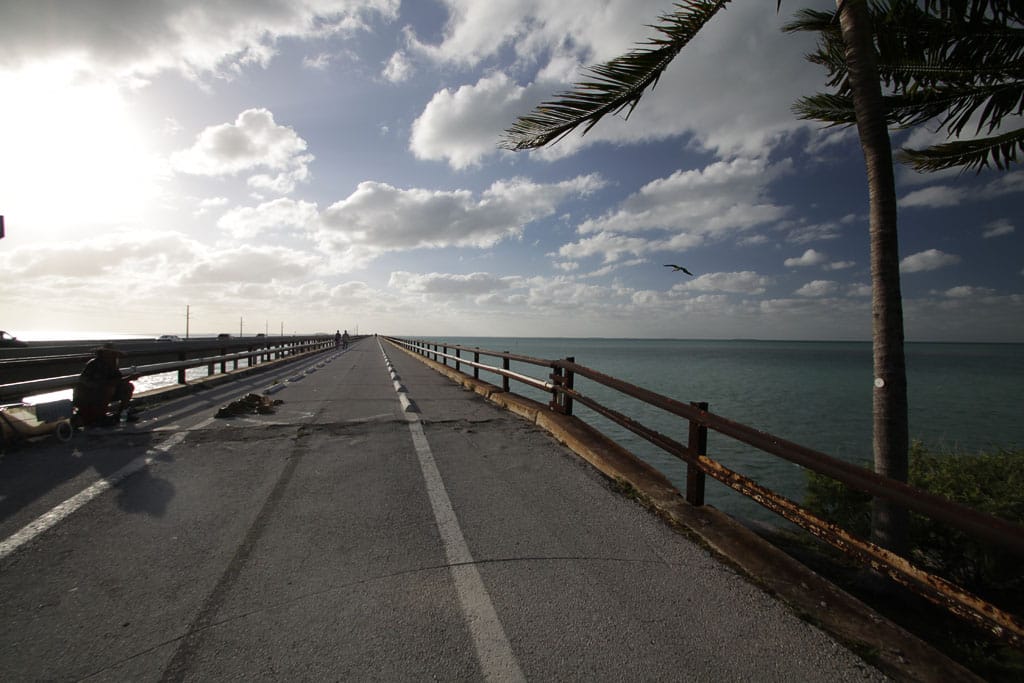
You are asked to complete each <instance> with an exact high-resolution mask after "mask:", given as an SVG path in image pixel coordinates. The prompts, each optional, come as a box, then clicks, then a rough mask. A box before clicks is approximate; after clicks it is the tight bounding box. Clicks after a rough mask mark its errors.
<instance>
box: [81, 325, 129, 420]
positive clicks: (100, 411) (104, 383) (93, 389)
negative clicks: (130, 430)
mask: <svg viewBox="0 0 1024 683" xmlns="http://www.w3.org/2000/svg"><path fill="white" fill-rule="evenodd" d="M94 352H95V354H96V356H95V357H94V358H93V359H92V360H90V361H89V362H88V363H86V364H85V369H84V370H82V374H81V375H79V377H78V384H76V385H75V389H74V393H73V398H72V402H73V403H74V406H75V408H76V409H77V410H78V422H79V424H81V425H82V426H89V425H93V424H96V423H97V422H100V421H103V420H109V421H111V422H115V421H117V420H118V419H120V416H121V413H122V412H127V414H126V417H127V419H128V420H131V421H132V422H134V421H135V420H136V419H137V418H136V417H135V415H134V413H133V412H132V411H130V410H129V408H128V404H129V403H130V402H131V400H132V393H134V391H135V385H133V384H132V383H131V381H130V380H133V379H138V375H132V376H130V377H126V376H124V375H123V374H121V369H120V368H119V367H118V363H119V360H120V358H121V356H123V355H125V354H124V353H123V352H121V351H118V350H117V349H115V348H114V347H113V345H111V344H104V345H103V346H101V347H99V348H97V349H94ZM114 401H116V402H117V407H116V410H114V412H113V413H111V414H108V413H109V411H110V410H111V403H113V402H114Z"/></svg>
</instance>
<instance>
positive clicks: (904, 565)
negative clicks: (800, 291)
mask: <svg viewBox="0 0 1024 683" xmlns="http://www.w3.org/2000/svg"><path fill="white" fill-rule="evenodd" d="M385 338H386V339H388V340H389V341H391V342H392V343H394V344H396V345H397V346H399V347H401V348H405V349H407V350H408V351H410V352H412V353H414V354H417V355H420V356H423V357H425V358H428V359H430V360H433V361H435V362H437V363H440V364H442V365H449V364H451V365H453V366H454V369H455V370H456V371H458V372H464V371H463V370H462V366H464V365H465V366H467V367H470V368H472V376H473V377H474V378H475V379H479V378H480V372H481V371H485V372H490V373H493V374H496V375H498V376H500V377H501V383H502V384H501V386H502V389H503V390H504V391H510V382H511V381H516V382H520V383H522V384H524V385H527V386H529V387H532V388H534V389H539V390H541V391H544V392H546V393H548V394H549V395H550V399H549V401H548V408H549V409H550V410H552V411H556V412H559V413H561V414H563V415H567V416H571V415H572V414H573V404H574V402H577V403H580V404H582V405H584V406H586V407H587V408H589V409H590V410H592V411H594V412H595V413H597V414H598V415H601V416H603V417H604V418H606V419H608V420H611V421H612V422H614V423H615V424H618V425H620V426H622V427H624V428H625V429H627V430H629V431H630V432H632V433H634V434H636V435H637V436H639V437H640V438H642V439H644V440H645V441H648V442H649V443H651V444H653V445H655V446H657V447H658V448H660V449H661V450H663V451H665V452H666V453H669V454H671V455H674V456H675V457H677V458H679V459H680V460H682V461H683V462H685V463H686V491H685V494H684V495H685V498H686V500H687V502H689V503H690V504H692V505H704V489H705V482H706V478H707V477H711V478H712V479H715V480H716V481H719V482H721V483H723V484H725V485H726V486H728V487H729V488H731V489H733V490H735V491H737V492H739V493H741V494H743V495H744V496H747V497H749V498H751V499H753V500H754V501H756V502H757V503H759V504H761V505H762V506H764V507H765V508H767V509H768V510H770V511H772V512H774V513H775V514H778V515H780V516H782V517H783V518H785V519H787V520H789V521H790V522H793V523H794V524H797V525H798V526H800V527H802V528H803V529H805V530H807V531H808V532H810V533H811V534H813V535H814V536H816V537H817V538H820V539H822V540H823V541H825V542H827V543H829V544H830V545H832V546H833V547H835V548H837V549H839V550H841V551H842V552H844V553H845V554H847V555H848V556H850V557H851V558H853V559H855V560H857V561H858V562H860V563H861V564H863V565H865V566H867V567H870V568H871V569H873V570H875V571H878V572H881V573H884V574H886V575H888V576H889V577H890V578H892V579H893V580H894V581H896V582H898V583H900V584H901V585H903V586H906V587H907V588H909V589H910V590H912V591H914V592H915V593H917V594H919V595H921V596H923V597H925V598H926V599H928V600H930V601H931V602H933V603H936V604H938V605H941V606H943V607H945V608H946V609H948V610H949V611H950V612H952V613H954V614H956V615H958V616H959V617H961V618H963V619H965V620H967V621H969V622H972V623H974V624H975V625H976V626H979V627H981V628H983V629H985V630H987V631H989V632H990V633H992V634H993V635H995V636H996V637H998V638H1000V639H1002V640H1003V641H1005V642H1008V643H1010V644H1011V645H1014V646H1015V647H1018V648H1019V647H1024V625H1022V623H1021V621H1020V619H1019V618H1018V617H1017V616H1015V615H1013V614H1011V613H1009V612H1006V611H1004V610H1001V609H999V608H998V607H996V606H995V605H992V604H990V603H988V602H986V601H984V600H982V599H981V598H979V597H977V596H975V595H972V594H970V593H969V592H967V591H966V590H964V589H963V588H961V587H960V586H957V585H956V584H953V583H951V582H950V581H947V580H946V579H943V578H942V577H939V576H936V575H934V574H931V573H929V572H927V571H925V570H924V569H921V568H920V567H917V566H915V565H914V564H912V563H911V562H910V561H908V560H907V559H906V558H904V557H901V556H899V555H897V554H896V553H893V552H891V551H889V550H887V549H885V548H882V547H881V546H878V545H876V544H874V543H871V542H870V541H867V540H864V539H862V538H859V537H857V536H855V535H854V534H852V533H851V532H849V531H847V530H846V529H844V528H842V527H840V526H837V525H835V524H832V523H830V522H828V521H826V520H823V519H821V518H820V517H817V516H816V515H814V514H813V513H811V512H810V511H809V510H807V509H805V508H803V507H801V506H800V505H799V504H797V503H795V502H794V501H792V500H789V499H788V498H786V497H785V496H782V495H780V494H778V493H776V492H775V491H772V490H770V489H768V488H766V487H764V486H761V485H759V484H758V483H757V482H755V481H754V480H752V479H750V478H748V477H746V476H744V475H742V474H740V473H738V472H735V471H733V470H731V469H729V468H727V467H725V466H724V465H722V464H721V463H719V462H717V461H715V460H713V459H712V458H710V457H708V454H707V435H708V430H712V431H714V432H717V433H719V434H722V435H723V436H726V437H729V438H731V439H735V440H737V441H740V442H742V443H744V444H747V445H749V446H753V447H754V448H756V449H758V450H760V451H762V452H764V453H768V454H770V455H773V456H775V457H777V458H781V459H783V460H786V461H788V462H791V463H794V464H797V465H800V466H801V467H804V468H806V469H809V470H811V471H813V472H817V473H819V474H822V475H825V476H827V477H830V478H832V479H834V480H836V481H839V482H842V483H843V484H845V485H846V486H848V487H850V488H852V489H856V490H859V491H863V492H865V493H868V494H870V495H872V496H875V497H878V498H884V499H886V500H890V501H893V502H895V503H897V504H898V505H900V506H902V507H904V508H906V509H908V510H912V511H914V512H917V513H919V514H921V515H924V516H927V517H930V518H931V519H934V520H937V521H940V522H943V523H945V524H948V525H950V526H952V527H955V528H958V529H961V530H963V531H965V532H967V533H969V534H971V535H973V536H975V537H977V538H981V539H984V540H985V541H987V542H989V543H990V544H992V545H993V546H994V547H997V548H1001V549H1004V550H1006V551H1009V552H1011V553H1013V554H1015V555H1016V556H1018V557H1021V558H1024V528H1022V527H1020V526H1017V525H1015V524H1012V523H1010V522H1008V521H1006V520H1004V519H1000V518H998V517H993V516H991V515H987V514H984V513H981V512H978V511H976V510H973V509H971V508H968V507H966V506H964V505H960V504H958V503H954V502H952V501H950V500H948V499H946V498H943V497H941V496H937V495H935V494H932V493H929V492H927V491H923V490H921V489H916V488H914V487H912V486H908V485H907V484H904V483H901V482H898V481H894V480H892V479H888V478H886V477H883V476H881V475H878V474H876V473H875V472H872V471H871V470H868V469H865V468H863V467H858V466H857V465H853V464H850V463H848V462H845V461H842V460H839V459H837V458H834V457H832V456H829V455H826V454H825V453H821V452H819V451H815V450H812V449H810V448H806V447H804V446H801V445H799V444H796V443H793V442H791V441H787V440H786V439H783V438H780V437H777V436H774V435H773V434H769V433H767V432H763V431H760V430H757V429H754V428H753V427H749V426H747V425H744V424H740V423H738V422H734V421H732V420H729V419H728V418H725V417H722V416H721V415H716V414H714V413H712V412H710V411H709V410H708V404H707V403H702V402H693V403H683V402H680V401H677V400H675V399H672V398H670V397H668V396H664V395H661V394H658V393H655V392H653V391H650V390H648V389H644V388H642V387H638V386H635V385H633V384H630V383H629V382H625V381H623V380H620V379H617V378H615V377H611V376H609V375H605V374H603V373H601V372H598V371H597V370H594V369H592V368H589V367H586V366H584V365H580V364H578V363H576V362H575V359H574V358H572V357H569V358H565V359H561V360H548V359H542V358H533V357H530V356H523V355H519V354H513V353H509V352H507V351H489V350H484V349H480V348H477V347H467V346H460V345H457V344H450V343H446V342H437V341H430V340H412V339H401V338H395V337H385ZM464 354H472V360H470V359H469V357H467V355H464ZM481 357H484V358H485V359H487V358H493V359H496V360H495V362H497V360H500V361H501V365H500V367H499V366H498V365H488V364H486V363H482V362H481V361H480V358H481ZM512 362H516V363H523V364H526V365H530V366H539V367H543V368H548V369H549V373H548V376H547V379H546V380H545V379H537V378H535V377H532V376H530V375H528V374H524V373H520V372H515V371H513V370H512V368H511V363H512ZM577 377H585V378H586V379H588V380H590V381H593V382H595V383H597V384H600V385H602V386H604V387H608V388H609V389H612V390H614V391H616V392H618V393H621V394H623V395H625V396H629V397H631V398H633V399H637V400H639V401H641V402H643V403H646V404H647V405H650V406H653V407H656V408H659V409H661V410H663V411H666V412H667V413H670V414H672V415H675V416H678V417H680V418H683V419H685V420H687V421H688V423H689V429H688V439H687V443H686V444H682V443H679V442H678V441H675V440H674V439H672V438H670V437H669V436H666V435H665V434H662V433H660V432H658V431H656V430H654V429H651V428H650V427H647V426H645V425H643V424H641V423H640V422H638V421H636V420H634V419H632V418H631V417H629V416H627V415H625V414H623V413H622V412H620V411H617V410H614V409H612V408H609V407H607V406H605V405H603V404H601V403H600V402H598V401H597V400H595V399H594V398H593V397H591V396H587V395H585V394H583V393H582V392H581V391H580V390H579V389H578V388H577V387H576V378H577Z"/></svg>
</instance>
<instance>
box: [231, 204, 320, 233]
mask: <svg viewBox="0 0 1024 683" xmlns="http://www.w3.org/2000/svg"><path fill="white" fill-rule="evenodd" d="M318 220H319V214H318V212H317V206H316V204H315V203H312V202H303V201H296V200H294V199H288V198H284V197H282V198H280V199H275V200H273V201H269V202H264V203H262V204H260V205H259V206H255V207H251V206H240V207H236V208H234V209H231V210H230V211H228V212H227V213H225V214H224V215H223V216H221V217H220V219H218V221H217V227H219V228H220V229H222V230H225V231H227V232H228V233H230V234H231V236H232V237H235V238H238V239H248V238H252V237H256V236H258V235H262V234H265V233H271V232H284V233H301V232H305V231H313V230H314V229H315V228H316V226H317V224H318Z"/></svg>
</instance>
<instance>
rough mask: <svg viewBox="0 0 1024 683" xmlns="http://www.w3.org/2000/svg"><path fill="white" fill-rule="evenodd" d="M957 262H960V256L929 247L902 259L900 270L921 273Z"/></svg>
mask: <svg viewBox="0 0 1024 683" xmlns="http://www.w3.org/2000/svg"><path fill="white" fill-rule="evenodd" d="M956 263H960V257H959V256H956V255H954V254H947V253H946V252H944V251H939V250H938V249H928V250H926V251H919V252H917V253H916V254H911V255H910V256H907V257H906V258H904V259H903V260H902V261H900V271H901V272H903V273H920V272H923V271H927V270H936V269H938V268H943V267H945V266H951V265H953V264H956Z"/></svg>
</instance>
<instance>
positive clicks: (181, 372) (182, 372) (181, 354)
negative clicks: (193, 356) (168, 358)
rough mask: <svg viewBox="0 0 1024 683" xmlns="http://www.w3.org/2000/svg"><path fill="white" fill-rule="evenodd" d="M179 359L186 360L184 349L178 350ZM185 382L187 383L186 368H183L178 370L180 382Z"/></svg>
mask: <svg viewBox="0 0 1024 683" xmlns="http://www.w3.org/2000/svg"><path fill="white" fill-rule="evenodd" d="M178 360H179V361H184V360H185V352H184V351H179V352H178ZM184 383H185V368H181V369H179V370H178V384H184Z"/></svg>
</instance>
